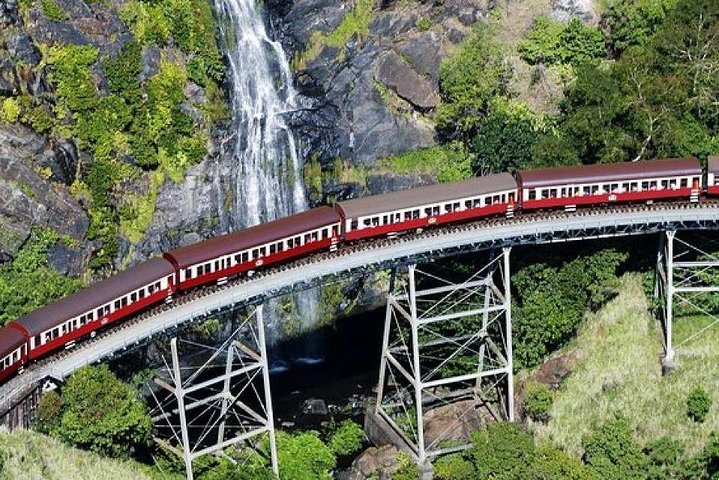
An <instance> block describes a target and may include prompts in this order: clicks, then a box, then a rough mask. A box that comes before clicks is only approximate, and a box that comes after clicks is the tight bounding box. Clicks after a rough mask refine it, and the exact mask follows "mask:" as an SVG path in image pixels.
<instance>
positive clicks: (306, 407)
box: [302, 398, 329, 415]
mask: <svg viewBox="0 0 719 480" xmlns="http://www.w3.org/2000/svg"><path fill="white" fill-rule="evenodd" d="M302 413H305V414H307V415H327V414H328V413H329V409H328V408H327V403H326V402H325V401H324V400H322V399H321V398H308V399H307V400H305V401H304V403H302Z"/></svg>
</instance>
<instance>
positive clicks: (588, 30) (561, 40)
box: [517, 17, 606, 66]
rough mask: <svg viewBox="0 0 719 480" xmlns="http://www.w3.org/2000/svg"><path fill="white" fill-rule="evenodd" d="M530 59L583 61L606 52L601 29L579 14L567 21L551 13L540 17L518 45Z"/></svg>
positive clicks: (546, 62) (532, 60)
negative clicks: (592, 25)
mask: <svg viewBox="0 0 719 480" xmlns="http://www.w3.org/2000/svg"><path fill="white" fill-rule="evenodd" d="M517 50H518V51H519V53H520V55H521V56H522V58H524V59H525V60H526V61H527V62H529V63H532V64H536V63H545V64H549V65H552V64H558V63H566V64H570V65H575V66H576V65H581V64H583V63H587V62H592V61H595V60H597V59H600V58H602V57H604V56H605V55H606V49H605V46H604V37H603V35H602V32H601V31H599V29H597V28H594V27H590V26H588V25H585V24H584V23H583V22H582V21H581V20H579V19H577V18H575V19H573V20H572V21H570V22H569V23H568V24H567V25H564V24H563V23H561V22H558V21H556V20H553V19H551V18H547V17H537V18H536V19H535V21H534V25H533V27H532V30H531V32H530V33H529V35H528V36H527V38H525V39H524V40H522V41H521V42H520V43H519V44H518V46H517Z"/></svg>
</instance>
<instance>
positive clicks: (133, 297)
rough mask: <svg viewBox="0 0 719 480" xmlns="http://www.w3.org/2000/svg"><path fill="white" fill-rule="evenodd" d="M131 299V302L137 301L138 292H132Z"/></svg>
mask: <svg viewBox="0 0 719 480" xmlns="http://www.w3.org/2000/svg"><path fill="white" fill-rule="evenodd" d="M130 301H131V302H136V301H137V293H136V292H132V293H131V294H130Z"/></svg>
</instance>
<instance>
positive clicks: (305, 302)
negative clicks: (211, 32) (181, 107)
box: [214, 0, 318, 339]
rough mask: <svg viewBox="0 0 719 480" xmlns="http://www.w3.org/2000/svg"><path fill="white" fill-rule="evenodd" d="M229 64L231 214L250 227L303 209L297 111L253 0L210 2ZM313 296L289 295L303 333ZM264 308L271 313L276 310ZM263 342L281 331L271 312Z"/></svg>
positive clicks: (283, 63) (284, 65) (310, 319)
mask: <svg viewBox="0 0 719 480" xmlns="http://www.w3.org/2000/svg"><path fill="white" fill-rule="evenodd" d="M214 1H215V11H216V13H217V16H218V20H219V25H220V34H221V39H222V42H223V44H224V45H223V46H224V48H225V53H226V56H227V59H228V63H229V70H228V78H229V80H230V86H231V102H232V122H233V130H234V132H235V134H236V135H237V141H236V142H235V144H236V146H235V151H234V158H235V160H236V165H235V167H234V168H233V171H234V174H235V178H234V186H235V191H234V197H233V200H232V217H233V223H234V224H235V228H242V227H248V226H252V225H256V224H258V223H262V222H266V221H268V220H273V219H275V218H278V217H283V216H286V215H289V214H292V213H295V212H299V211H302V210H305V209H307V207H308V204H307V197H306V194H305V190H304V185H303V182H302V172H301V165H300V161H299V157H298V153H297V145H296V140H295V137H294V135H293V132H292V130H291V129H290V128H289V126H288V125H287V123H286V121H285V116H286V115H287V114H288V113H291V112H293V111H294V110H295V109H296V108H297V94H296V91H295V89H294V87H293V85H292V72H291V70H290V66H289V62H288V61H287V56H286V55H285V52H284V50H283V49H282V45H280V43H279V42H277V41H273V40H272V39H270V38H269V37H268V35H267V30H266V28H265V23H264V20H263V18H262V15H261V12H260V9H259V8H260V5H259V4H258V3H257V0H214ZM317 297H318V295H317V292H316V291H308V292H305V293H301V294H298V295H296V296H295V297H294V304H295V309H296V310H297V312H298V314H299V319H300V324H301V325H302V327H303V329H307V328H310V327H311V326H312V325H313V324H314V322H315V319H316V318H317V313H316V311H317ZM270 310H272V311H275V312H277V310H278V309H277V308H271V309H270ZM273 316H274V317H275V318H273V319H272V328H271V329H270V332H269V337H270V338H271V339H272V338H273V337H274V338H276V337H277V334H278V332H279V326H278V323H279V322H278V321H277V320H281V319H278V318H276V317H277V314H275V315H273Z"/></svg>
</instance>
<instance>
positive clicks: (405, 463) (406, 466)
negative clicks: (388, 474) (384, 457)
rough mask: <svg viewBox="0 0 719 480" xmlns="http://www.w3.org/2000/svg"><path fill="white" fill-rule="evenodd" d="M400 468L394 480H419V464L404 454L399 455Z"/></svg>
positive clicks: (393, 477)
mask: <svg viewBox="0 0 719 480" xmlns="http://www.w3.org/2000/svg"><path fill="white" fill-rule="evenodd" d="M397 460H398V461H399V464H400V468H399V470H397V471H396V472H395V473H394V474H393V475H392V480H417V479H418V478H419V468H418V467H417V464H416V463H414V461H413V460H412V459H411V458H410V457H409V455H407V454H406V453H404V452H400V453H399V454H398V455H397Z"/></svg>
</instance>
